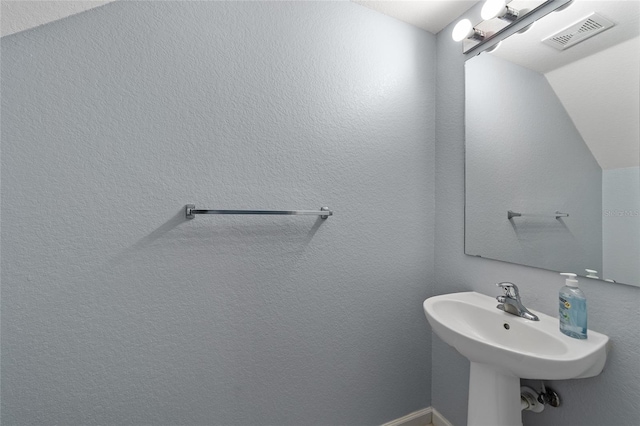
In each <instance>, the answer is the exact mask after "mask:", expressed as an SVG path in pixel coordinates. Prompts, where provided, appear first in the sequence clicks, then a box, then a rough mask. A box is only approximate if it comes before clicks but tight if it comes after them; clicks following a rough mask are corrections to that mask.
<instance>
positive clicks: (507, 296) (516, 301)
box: [496, 282, 540, 321]
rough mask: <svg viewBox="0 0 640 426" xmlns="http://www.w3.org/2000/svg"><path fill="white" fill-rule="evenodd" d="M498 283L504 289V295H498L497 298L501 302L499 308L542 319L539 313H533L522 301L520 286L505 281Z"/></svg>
mask: <svg viewBox="0 0 640 426" xmlns="http://www.w3.org/2000/svg"><path fill="white" fill-rule="evenodd" d="M496 285H497V286H498V287H501V288H502V289H503V290H504V296H497V297H496V300H497V301H498V302H500V304H499V305H498V309H501V310H503V311H505V312H508V313H510V314H513V315H517V316H519V317H522V318H525V319H528V320H531V321H540V319H539V318H538V316H537V315H535V314H532V313H531V312H529V310H528V309H527V308H525V307H524V305H523V304H522V302H521V301H520V292H519V291H518V287H517V286H516V285H515V284H514V283H509V282H504V283H498V284H496Z"/></svg>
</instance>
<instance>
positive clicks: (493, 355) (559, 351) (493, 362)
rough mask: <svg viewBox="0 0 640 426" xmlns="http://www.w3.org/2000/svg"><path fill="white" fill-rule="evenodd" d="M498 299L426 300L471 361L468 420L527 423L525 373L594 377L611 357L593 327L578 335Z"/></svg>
mask: <svg viewBox="0 0 640 426" xmlns="http://www.w3.org/2000/svg"><path fill="white" fill-rule="evenodd" d="M497 303H498V302H497V301H496V299H495V298H493V297H490V296H486V295H483V294H480V293H476V292H466V293H452V294H444V295H441V296H434V297H430V298H429V299H427V300H425V301H424V312H425V314H426V316H427V320H428V321H429V324H431V327H432V329H433V331H434V332H435V333H436V334H437V335H438V336H439V337H440V338H441V339H442V340H443V341H444V342H445V343H447V344H449V345H451V346H453V347H454V348H456V350H457V351H458V352H460V354H462V355H463V356H465V357H466V358H467V359H469V361H471V368H470V377H469V411H468V425H492V426H501V425H504V426H514V425H521V424H522V416H521V412H520V378H528V379H543V380H561V379H576V378H584V377H593V376H596V375H598V374H600V372H601V371H602V369H603V367H604V364H605V362H606V360H607V342H608V341H609V338H608V337H607V336H605V335H604V334H601V333H597V332H595V331H592V330H589V331H588V338H587V339H585V340H578V339H573V338H571V337H569V336H565V335H564V334H562V333H561V332H560V330H559V329H558V319H557V318H553V317H550V316H548V315H545V314H543V313H540V312H536V311H534V310H531V309H530V310H531V312H533V313H535V314H536V315H537V316H538V317H539V318H540V321H531V320H528V319H524V318H521V317H518V316H516V315H512V314H509V313H506V312H504V311H502V310H500V309H498V308H497V307H496V306H497ZM523 303H524V305H525V306H526V305H527V303H526V300H523Z"/></svg>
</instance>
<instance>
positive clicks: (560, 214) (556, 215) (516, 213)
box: [507, 210, 569, 220]
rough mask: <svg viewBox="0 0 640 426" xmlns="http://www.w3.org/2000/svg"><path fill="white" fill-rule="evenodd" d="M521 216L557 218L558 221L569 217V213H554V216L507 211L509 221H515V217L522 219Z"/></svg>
mask: <svg viewBox="0 0 640 426" xmlns="http://www.w3.org/2000/svg"><path fill="white" fill-rule="evenodd" d="M521 216H538V217H555V218H556V219H558V218H560V217H569V213H562V212H559V211H556V212H555V213H552V214H530V213H518V212H514V211H513V210H508V211H507V219H509V220H511V219H513V218H514V217H521Z"/></svg>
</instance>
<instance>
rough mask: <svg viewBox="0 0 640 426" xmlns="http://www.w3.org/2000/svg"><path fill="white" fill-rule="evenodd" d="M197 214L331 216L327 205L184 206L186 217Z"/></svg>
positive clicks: (193, 216) (191, 217) (325, 217)
mask: <svg viewBox="0 0 640 426" xmlns="http://www.w3.org/2000/svg"><path fill="white" fill-rule="evenodd" d="M197 214H255V215H313V216H320V218H321V219H327V218H328V217H329V216H333V212H332V211H331V210H329V207H321V208H320V210H196V206H195V204H187V205H186V206H185V215H186V217H187V219H194V218H195V217H196V216H195V215H197Z"/></svg>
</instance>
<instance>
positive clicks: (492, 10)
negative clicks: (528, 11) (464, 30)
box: [480, 0, 507, 21]
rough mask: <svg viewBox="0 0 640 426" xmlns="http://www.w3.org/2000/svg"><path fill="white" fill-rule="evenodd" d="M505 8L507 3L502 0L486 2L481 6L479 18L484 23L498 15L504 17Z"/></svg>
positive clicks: (488, 0)
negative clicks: (480, 17)
mask: <svg viewBox="0 0 640 426" xmlns="http://www.w3.org/2000/svg"><path fill="white" fill-rule="evenodd" d="M506 6H507V3H506V2H505V1H504V0H487V2H486V3H485V4H484V6H482V10H481V11H480V16H482V19H484V20H485V21H488V20H489V19H493V18H495V17H497V16H499V15H504V12H505V8H506Z"/></svg>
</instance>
